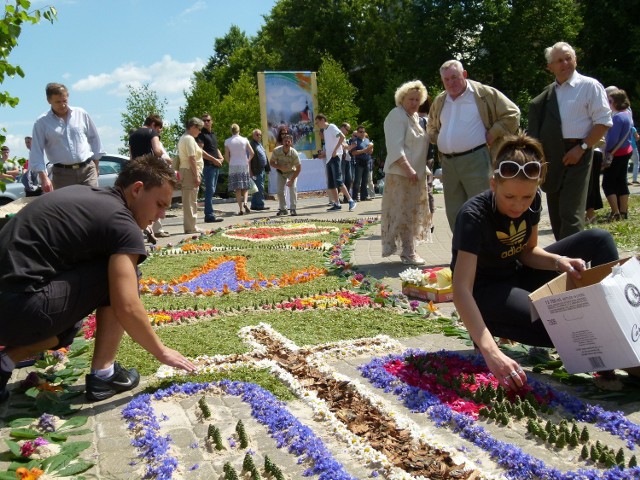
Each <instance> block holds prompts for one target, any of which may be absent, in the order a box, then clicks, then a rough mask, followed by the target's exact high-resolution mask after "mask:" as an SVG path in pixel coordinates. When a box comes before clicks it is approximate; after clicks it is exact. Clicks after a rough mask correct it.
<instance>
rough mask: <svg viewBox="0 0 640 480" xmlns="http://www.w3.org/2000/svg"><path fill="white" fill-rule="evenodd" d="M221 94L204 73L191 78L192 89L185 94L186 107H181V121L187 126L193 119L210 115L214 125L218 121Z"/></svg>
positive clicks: (198, 73) (197, 73)
mask: <svg viewBox="0 0 640 480" xmlns="http://www.w3.org/2000/svg"><path fill="white" fill-rule="evenodd" d="M220 98H221V96H220V92H219V90H218V87H216V84H215V83H214V82H213V81H212V80H208V79H207V78H206V76H205V75H204V74H203V72H202V71H200V72H196V73H195V74H194V75H193V77H192V78H191V88H190V90H189V91H187V92H185V105H184V107H180V120H181V121H182V124H183V125H185V124H186V123H187V120H188V119H190V118H192V117H198V118H200V117H201V116H202V115H203V114H204V113H208V114H209V115H211V117H212V118H213V121H214V123H217V121H218V113H219V111H220Z"/></svg>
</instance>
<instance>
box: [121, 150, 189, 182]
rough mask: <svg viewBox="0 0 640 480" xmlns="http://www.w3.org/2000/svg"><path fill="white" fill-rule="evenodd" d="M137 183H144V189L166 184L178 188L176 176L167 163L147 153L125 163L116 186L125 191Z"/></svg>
mask: <svg viewBox="0 0 640 480" xmlns="http://www.w3.org/2000/svg"><path fill="white" fill-rule="evenodd" d="M135 182H142V183H143V184H144V189H145V190H149V189H151V188H154V187H161V186H162V185H164V184H165V183H167V184H169V185H171V188H172V189H173V188H176V183H177V179H176V174H175V172H174V171H173V169H172V168H171V166H169V165H167V162H166V161H165V160H163V159H162V158H160V157H156V156H155V155H154V154H153V153H147V154H145V155H141V156H139V157H136V158H134V159H132V160H129V161H128V162H125V164H124V166H123V167H122V170H121V171H120V174H119V175H118V178H116V182H115V186H116V187H119V188H122V189H125V188H127V187H128V186H129V185H133V184H134V183H135Z"/></svg>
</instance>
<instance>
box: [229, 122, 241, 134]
mask: <svg viewBox="0 0 640 480" xmlns="http://www.w3.org/2000/svg"><path fill="white" fill-rule="evenodd" d="M231 133H233V134H234V135H235V134H236V133H240V126H239V125H238V124H237V123H234V124H232V125H231Z"/></svg>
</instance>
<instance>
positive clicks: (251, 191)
mask: <svg viewBox="0 0 640 480" xmlns="http://www.w3.org/2000/svg"><path fill="white" fill-rule="evenodd" d="M249 182H250V184H249V191H248V193H249V195H253V194H254V193H258V186H257V185H256V182H254V181H253V178H250V179H249Z"/></svg>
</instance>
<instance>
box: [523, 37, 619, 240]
mask: <svg viewBox="0 0 640 480" xmlns="http://www.w3.org/2000/svg"><path fill="white" fill-rule="evenodd" d="M544 54H545V58H546V60H547V68H548V69H549V71H550V72H551V73H553V74H554V75H555V77H556V79H555V81H554V82H553V83H552V84H550V85H548V86H547V87H546V88H545V89H544V91H543V92H542V93H541V94H540V95H538V96H537V97H536V98H534V99H533V100H532V101H531V105H530V107H529V130H528V133H529V135H531V136H533V137H535V138H537V139H539V140H540V142H541V143H542V146H543V148H544V156H545V158H546V160H547V164H548V170H547V174H546V178H545V181H544V183H543V184H542V190H544V191H545V192H546V194H547V206H548V209H549V220H550V221H551V228H552V230H553V235H554V236H555V238H556V240H560V239H562V238H565V237H568V236H569V235H572V234H574V233H577V232H579V231H580V230H582V229H583V228H584V217H585V208H586V202H587V193H588V189H589V188H588V186H589V177H590V175H591V162H592V159H593V150H592V148H593V146H594V145H595V144H596V143H598V141H600V139H601V138H602V137H603V136H604V134H605V133H606V132H607V130H608V129H609V127H611V125H613V122H612V120H611V109H610V108H609V103H608V100H607V95H606V92H605V90H604V87H603V86H602V85H601V84H600V82H598V81H597V80H595V79H593V78H590V77H585V76H584V75H581V74H580V73H578V72H577V71H576V65H577V60H576V52H575V51H574V49H573V48H572V47H571V45H569V44H568V43H565V42H558V43H556V44H555V45H553V46H552V47H548V48H546V49H545V52H544Z"/></svg>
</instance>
